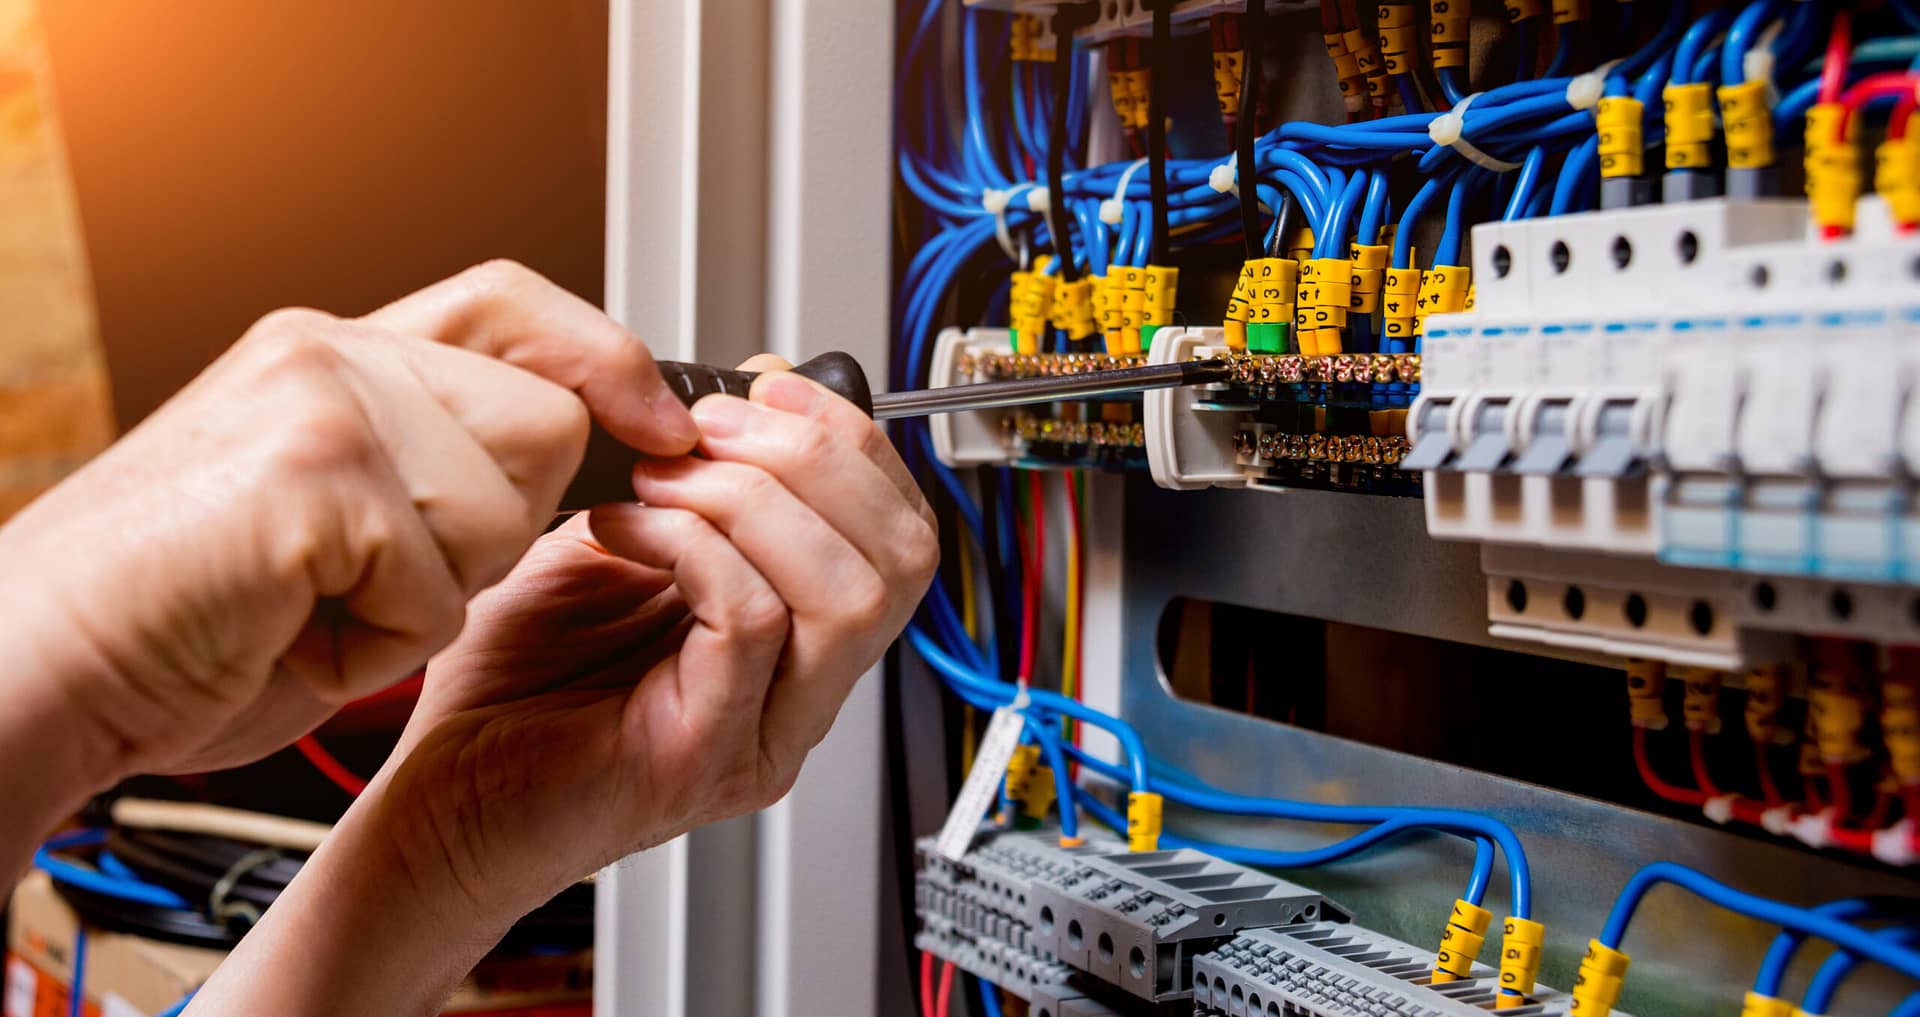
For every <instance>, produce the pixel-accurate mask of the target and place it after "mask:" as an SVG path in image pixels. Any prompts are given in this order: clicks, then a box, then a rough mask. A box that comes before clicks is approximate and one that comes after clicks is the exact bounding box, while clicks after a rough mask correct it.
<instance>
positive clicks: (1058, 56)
mask: <svg viewBox="0 0 1920 1017" xmlns="http://www.w3.org/2000/svg"><path fill="white" fill-rule="evenodd" d="M1079 24H1080V16H1079V13H1078V12H1077V11H1075V10H1074V9H1073V8H1071V7H1062V8H1060V11H1059V13H1057V14H1055V15H1054V16H1053V36H1054V42H1053V116H1052V118H1051V123H1049V124H1048V126H1047V230H1048V232H1050V233H1052V234H1053V251H1054V257H1055V258H1056V259H1057V260H1058V261H1059V262H1060V279H1061V281H1062V282H1073V281H1075V280H1077V279H1079V278H1080V273H1079V272H1078V271H1077V270H1076V269H1075V268H1074V267H1073V242H1072V239H1071V238H1070V237H1069V236H1068V234H1067V188H1066V185H1065V180H1066V176H1067V93H1069V92H1071V91H1072V90H1073V33H1074V29H1075V28H1076V27H1078V26H1079ZM988 557H989V558H991V557H992V555H988Z"/></svg>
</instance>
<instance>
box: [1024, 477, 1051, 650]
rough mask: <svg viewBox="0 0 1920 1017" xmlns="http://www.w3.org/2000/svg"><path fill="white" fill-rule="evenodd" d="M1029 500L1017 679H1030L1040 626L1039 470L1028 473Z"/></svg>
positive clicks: (1043, 516)
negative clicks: (1029, 552) (1030, 518)
mask: <svg viewBox="0 0 1920 1017" xmlns="http://www.w3.org/2000/svg"><path fill="white" fill-rule="evenodd" d="M1027 491H1028V501H1029V502H1030V506H1029V507H1030V508H1031V509H1032V513H1033V540H1032V542H1031V543H1032V545H1033V557H1032V559H1031V563H1030V564H1029V565H1028V569H1027V582H1026V584H1025V585H1026V589H1025V590H1023V591H1022V592H1021V601H1022V603H1021V619H1020V682H1021V684H1026V683H1028V682H1031V681H1033V658H1034V653H1035V651H1036V649H1037V646H1036V644H1037V643H1039V639H1038V638H1036V632H1037V630H1038V629H1039V627H1040V588H1041V587H1042V586H1045V585H1046V580H1047V485H1046V482H1045V480H1044V478H1043V475H1042V474H1041V473H1040V471H1039V470H1033V471H1030V472H1029V473H1028V474H1027Z"/></svg>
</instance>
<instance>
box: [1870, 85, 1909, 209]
mask: <svg viewBox="0 0 1920 1017" xmlns="http://www.w3.org/2000/svg"><path fill="white" fill-rule="evenodd" d="M1873 161H1874V170H1873V189H1874V192H1875V193H1877V194H1879V195H1880V197H1881V198H1882V199H1884V200H1885V201H1886V203H1887V211H1888V213H1890V214H1891V215H1892V216H1893V221H1894V222H1896V223H1898V224H1900V225H1901V226H1903V227H1910V226H1913V225H1914V224H1916V223H1920V113H1915V114H1913V115H1911V116H1909V117H1907V131H1906V136H1905V137H1899V138H1896V137H1894V136H1893V135H1892V134H1888V136H1887V139H1886V140H1885V141H1882V142H1881V143H1880V147H1879V148H1877V149H1875V150H1874V153H1873Z"/></svg>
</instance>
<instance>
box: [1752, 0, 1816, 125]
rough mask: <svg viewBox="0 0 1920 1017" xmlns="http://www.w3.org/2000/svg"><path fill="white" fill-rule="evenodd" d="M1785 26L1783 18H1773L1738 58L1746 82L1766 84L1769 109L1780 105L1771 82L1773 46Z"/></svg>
mask: <svg viewBox="0 0 1920 1017" xmlns="http://www.w3.org/2000/svg"><path fill="white" fill-rule="evenodd" d="M1802 2H1804V0H1802ZM1786 24H1787V19H1785V18H1775V19H1773V20H1772V21H1770V22H1768V23H1767V27H1765V28H1763V29H1761V30H1760V34H1759V36H1757V37H1756V38H1755V39H1754V40H1753V45H1752V47H1750V48H1749V49H1748V50H1747V52H1746V55H1745V56H1743V57H1741V58H1740V73H1741V74H1744V75H1746V80H1748V81H1764V82H1766V83H1767V106H1768V107H1769V108H1771V107H1774V106H1778V105H1780V89H1779V86H1778V85H1777V84H1776V83H1775V82H1774V80H1773V65H1774V53H1773V44H1774V41H1775V40H1777V39H1779V38H1780V31H1781V29H1783V28H1785V27H1786Z"/></svg>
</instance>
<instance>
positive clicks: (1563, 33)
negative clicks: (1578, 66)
mask: <svg viewBox="0 0 1920 1017" xmlns="http://www.w3.org/2000/svg"><path fill="white" fill-rule="evenodd" d="M1573 42H1574V26H1573V25H1561V26H1560V39H1559V41H1558V42H1556V43H1554V45H1553V60H1552V61H1551V62H1549V63H1548V64H1547V73H1546V74H1544V75H1542V76H1543V77H1548V78H1557V77H1559V76H1561V75H1562V74H1565V73H1567V70H1568V69H1569V68H1571V67H1572V66H1573Z"/></svg>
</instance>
